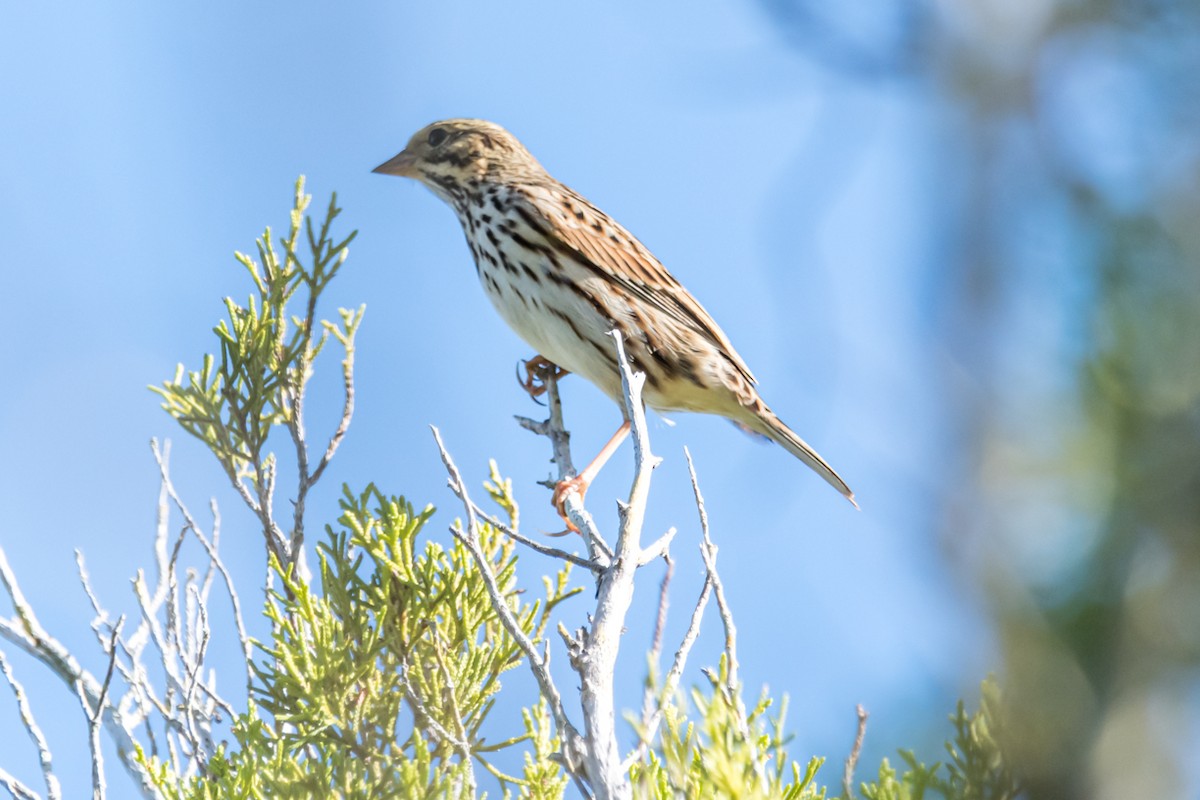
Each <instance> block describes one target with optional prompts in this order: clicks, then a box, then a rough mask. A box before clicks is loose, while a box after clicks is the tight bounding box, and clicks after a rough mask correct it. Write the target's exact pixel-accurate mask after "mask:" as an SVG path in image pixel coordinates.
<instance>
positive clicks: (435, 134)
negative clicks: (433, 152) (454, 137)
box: [429, 128, 450, 147]
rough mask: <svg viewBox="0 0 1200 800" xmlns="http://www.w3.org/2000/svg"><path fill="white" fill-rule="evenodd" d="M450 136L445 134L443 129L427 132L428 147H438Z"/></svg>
mask: <svg viewBox="0 0 1200 800" xmlns="http://www.w3.org/2000/svg"><path fill="white" fill-rule="evenodd" d="M449 135H450V134H448V133H446V129H445V128H434V129H433V130H431V131H430V132H429V146H430V147H438V146H440V145H441V144H442V142H444V141H446V137H447V136H449Z"/></svg>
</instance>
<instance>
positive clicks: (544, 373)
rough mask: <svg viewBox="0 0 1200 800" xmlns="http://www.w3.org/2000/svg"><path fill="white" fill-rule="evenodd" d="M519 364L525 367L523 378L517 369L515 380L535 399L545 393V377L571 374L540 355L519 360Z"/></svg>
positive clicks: (559, 376) (556, 377)
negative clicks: (526, 359)
mask: <svg viewBox="0 0 1200 800" xmlns="http://www.w3.org/2000/svg"><path fill="white" fill-rule="evenodd" d="M520 364H521V366H522V367H524V368H525V378H524V379H522V378H521V371H520V369H518V370H517V382H518V383H520V384H521V388H522V389H524V390H525V391H526V392H528V393H529V396H530V397H532V398H533V399H535V400H536V399H537V398H539V397H541V396H542V395H544V394H545V393H546V378H547V377H549V376H550V375H553V376H554V378H555V379H556V380H557V379H558V378H561V377H563V376H564V375H570V374H571V373H570V372H569V371H568V370H565V369H563V368H562V367H560V366H559V365H558V364H555V363H554V362H552V361H550V360H549V359H547V358H546V357H545V356H542V355H537V356H534V357H533V358H531V359H529V360H528V361H522V362H520Z"/></svg>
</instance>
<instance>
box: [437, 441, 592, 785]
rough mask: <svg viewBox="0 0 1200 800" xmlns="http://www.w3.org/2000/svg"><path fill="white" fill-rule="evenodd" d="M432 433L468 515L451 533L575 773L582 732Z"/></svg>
mask: <svg viewBox="0 0 1200 800" xmlns="http://www.w3.org/2000/svg"><path fill="white" fill-rule="evenodd" d="M430 427H431V428H432V430H433V438H434V440H435V441H436V442H437V446H438V451H439V452H440V453H441V456H442V463H443V464H445V465H446V471H447V472H448V473H449V474H450V488H451V489H452V490H453V491H454V493H455V494H456V495H458V496H459V497H460V498H462V499H463V508H464V509H465V510H466V514H467V529H466V530H465V531H463V530H462V529H461V528H459V527H457V526H455V527H453V528H451V529H450V532H451V533H452V534H453V535H454V536H455V538H457V539H458V540H459V541H461V542H462V543H463V544H464V545H465V546H466V548H467V550H468V552H470V554H471V557H472V558H473V559H474V560H475V564H476V566H477V567H478V568H479V573H480V575H481V576H482V577H483V582H484V586H485V587H486V588H487V592H488V597H489V598H490V599H491V602H492V608H493V609H494V610H495V611H496V614H497V615H498V616H499V617H500V622H501V624H502V625H504V629H505V630H506V631H508V634H509V636H512V637H513V640H514V641H515V642H516V643H517V646H518V647H520V648H521V651H522V652H524V653H525V657H526V658H527V659H528V660H529V668H530V670H531V671H532V672H533V676H534V679H535V680H537V683H538V688H539V689H540V690H541V693H542V696H544V697H545V698H546V701H547V702H548V703H549V704H550V710H551V713H552V714H553V715H554V723H555V726H556V727H557V728H558V734H559V738H560V739H561V740H562V743H563V750H564V752H565V754H566V755H567V764H568V771H573V770H574V769H577V768H578V765H579V758H578V757H579V746H580V745H579V742H580V736H579V732H578V731H577V730H576V729H575V726H574V725H572V724H571V721H570V719H568V718H567V712H566V709H565V708H564V707H563V702H562V695H560V694H559V692H558V687H557V686H555V685H554V679H553V678H551V677H550V671H549V670H548V669H547V668H546V663H545V660H544V659H543V658H542V657H541V655H539V654H538V652H537V648H535V647H534V645H533V642H532V641H530V639H529V637H528V636H526V635H525V631H524V630H522V629H521V625H520V623H519V622H517V620H516V618H515V617H514V616H513V613H512V609H510V608H509V606H508V603H507V601H506V600H505V599H504V596H503V595H502V594H501V593H500V587H499V585H498V584H497V581H496V576H495V573H494V572H493V571H492V566H491V563H490V562H489V561H488V558H487V556H485V555H484V552H483V548H482V547H481V546H480V544H479V522H478V520H477V519H476V516H475V504H474V503H472V502H471V501H470V499H469V497H468V494H467V488H466V485H465V484H464V483H463V479H462V475H461V474H459V471H458V467H457V466H455V464H454V459H452V458H451V457H450V453H449V452H448V451H447V450H446V446H445V444H443V442H442V434H441V432H440V431H438V429H437V428H436V427H433V426H430Z"/></svg>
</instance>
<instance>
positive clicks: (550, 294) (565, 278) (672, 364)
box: [374, 119, 858, 512]
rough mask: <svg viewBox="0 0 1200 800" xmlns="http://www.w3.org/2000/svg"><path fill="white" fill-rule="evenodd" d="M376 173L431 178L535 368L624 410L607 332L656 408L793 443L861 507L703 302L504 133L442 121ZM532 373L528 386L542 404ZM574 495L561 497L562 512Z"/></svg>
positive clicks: (491, 126)
mask: <svg viewBox="0 0 1200 800" xmlns="http://www.w3.org/2000/svg"><path fill="white" fill-rule="evenodd" d="M374 171H375V172H379V173H383V174H385V175H400V176H403V177H406V178H414V179H416V180H418V181H420V182H421V183H423V184H425V185H426V186H428V187H429V188H430V189H431V190H432V191H433V193H434V194H436V195H437V196H438V197H440V198H442V199H443V200H445V201H446V202H447V203H448V204H449V205H450V206H451V207H452V208H453V209H454V211H455V213H456V214H458V220H459V222H461V223H462V227H463V232H464V233H465V234H466V236H467V244H468V245H470V247H471V253H472V254H473V255H474V256H475V271H476V273H477V274H478V275H479V280H480V281H481V282H482V283H483V288H484V291H486V292H487V295H488V297H489V298H490V299H491V301H492V305H494V306H495V307H496V310H497V311H499V312H500V316H501V317H503V318H504V321H505V322H507V323H508V324H509V327H511V328H512V329H513V330H514V331H516V332H517V334H518V335H520V337H521V338H522V339H524V340H525V341H526V342H528V343H529V345H530V346H532V347H533V348H534V349H536V350H537V352H538V353H539V356H538V358H535V359H533V360H532V361H531V362H530V364H528V365H527V369H533V370H535V371H536V369H537V367H538V366H541V367H550V368H553V367H554V366H557V367H558V368H559V369H560V370H561V371H564V372H575V373H578V374H580V375H582V376H583V377H585V378H587V379H588V380H589V381H591V382H592V383H594V384H595V385H596V386H598V387H600V389H601V390H602V391H603V392H604V393H605V394H607V395H608V396H609V397H611V398H612V399H613V400H615V401H616V402H617V404H618V405H621V406H622V407H623V404H622V396H621V378H620V374H619V373H618V371H617V363H616V355H615V351H614V349H613V344H612V339H611V337H609V336H608V335H607V334H608V333H609V332H610V331H612V330H613V329H617V330H619V331H621V333H622V335H623V338H624V341H625V347H626V350H627V353H628V355H629V358H630V360H631V361H632V363H633V364H634V366H635V367H636V368H637V369H638V370H640V371H642V372H645V374H646V383H645V388H644V390H643V397H644V399H645V402H646V404H647V405H649V406H650V407H651V408H654V409H656V410H658V411H702V412H705V413H709V414H719V415H720V416H722V417H726V418H727V419H730V420H732V421H733V422H734V423H736V424H737V425H738V426H739V427H741V428H742V429H743V430H746V431H749V432H752V433H757V434H761V435H763V436H766V437H768V438H769V439H771V440H773V441H775V442H777V443H779V444H781V445H783V447H784V448H785V449H787V451H788V452H790V453H791V454H792V455H794V456H796V457H797V458H799V459H800V460H801V461H803V462H804V463H805V464H807V465H808V466H809V467H811V468H812V469H813V470H814V471H815V472H816V473H817V474H818V475H820V476H821V477H822V478H824V479H825V480H826V481H827V482H828V483H829V484H830V485H831V486H833V488H835V489H837V490H838V491H839V492H841V493H842V494H843V495H844V496H845V497H846V499H847V500H849V501H850V502H851V503H854V493H853V492H852V491H850V487H849V486H847V485H846V482H845V481H843V480H842V479H841V477H840V476H839V475H838V474H837V473H836V472H835V471H834V470H833V468H832V467H830V466H829V464H827V463H826V462H825V460H824V459H823V458H821V456H819V455H817V453H816V451H815V450H813V449H812V448H811V447H809V446H808V444H807V443H806V442H805V441H804V440H803V439H801V438H800V437H799V436H797V435H796V434H795V433H794V432H793V431H792V429H791V428H789V427H788V426H787V425H785V424H784V423H783V421H782V420H780V419H779V417H777V416H775V413H774V412H773V411H771V409H770V408H768V407H767V404H766V403H764V402H763V400H762V398H761V397H760V396H759V394H758V391H757V390H756V389H755V385H756V383H757V381H756V380H755V378H754V375H753V374H751V372H750V368H749V367H747V366H746V362H745V361H743V360H742V357H741V356H739V355H738V354H737V351H736V350H734V349H733V345H732V344H730V342H729V339H728V337H726V336H725V334H724V332H722V331H721V329H720V328H719V327H717V323H716V322H714V321H713V319H712V317H710V316H709V315H708V312H707V311H705V310H704V308H703V307H702V306H701V305H700V303H698V302H697V301H696V299H695V298H693V297H692V296H691V295H690V294H689V293H688V292H687V290H686V289H684V288H683V287H682V286H681V285H680V284H679V282H678V281H677V280H675V278H674V277H672V275H671V273H669V272H667V270H666V268H665V267H664V266H663V265H662V264H660V263H659V261H658V259H656V258H655V257H654V256H653V255H651V253H650V251H649V250H647V249H646V248H645V246H643V245H642V243H641V242H639V241H638V240H637V239H636V238H634V237H633V235H632V234H630V233H629V232H628V231H626V230H625V229H624V228H623V227H621V225H620V224H618V223H617V222H616V221H615V220H614V219H612V217H610V216H608V215H607V214H605V213H604V212H603V211H601V210H600V209H598V208H596V207H595V206H593V205H592V204H591V203H589V202H588V201H587V200H585V199H584V198H583V197H582V196H580V195H579V194H577V193H576V192H575V191H573V190H572V189H570V188H568V187H566V186H564V185H563V184H561V183H559V182H558V181H557V180H555V179H554V178H553V177H551V176H550V174H549V173H547V172H546V170H545V169H544V168H543V167H542V165H541V164H539V163H538V162H537V160H536V159H535V158H534V157H533V156H532V155H530V153H529V151H528V150H526V149H525V147H524V146H523V145H522V144H521V143H520V142H519V141H517V139H516V137H514V136H513V135H512V134H510V133H509V132H508V131H506V130H505V129H504V128H501V127H500V126H499V125H496V124H495V123H492V122H486V121H484V120H478V119H449V120H444V121H442V122H435V123H433V124H432V125H429V126H427V127H425V128H422V129H421V130H419V131H417V133H416V134H414V135H413V137H412V139H410V140H409V142H408V145H407V146H406V147H405V148H404V150H402V151H401V152H400V153H399V154H398V155H397V156H396V157H395V158H392V159H390V160H389V161H386V162H384V163H383V164H380V165H379V166H378V167H376V168H375V170H374ZM532 375H533V372H531V373H530V377H529V378H527V380H526V388H527V389H529V390H531V393H536V391H537V387H536V386H535V385H534V382H533V378H532ZM628 432H629V422H628V420H626V421H625V423H624V424H623V425H622V426H621V427H620V428H619V429H618V430H617V432H616V434H614V435H613V437H612V439H611V440H610V441H609V443H608V444H607V445H605V447H604V449H603V450H602V451H601V453H600V455H598V456H597V457H596V459H595V460H594V461H593V462H592V464H590V465H589V466H588V467H587V469H585V470H584V471H583V472H582V473H580V475H579V477H578V478H576V479H574V481H572V482H571V484H572V486H573V487H574V488H577V489H579V490H580V491H581V492H583V491H586V489H587V485H588V484H589V483H590V481H591V480H592V479H593V478H594V477H595V475H596V473H597V472H599V470H600V467H601V466H602V465H603V464H604V462H605V461H606V460H607V458H608V457H609V455H611V454H612V452H613V450H615V449H616V447H617V446H618V445H619V444H620V443H621V441H622V440H623V439H624V438H625V436H626V435H627V434H628ZM565 488H566V487H565V486H564V485H560V486H559V490H558V491H556V492H555V502H556V504H558V505H559V510H560V512H561V510H562V509H561V499H562V497H563V496H564V490H565ZM854 504H855V507H857V505H858V504H857V503H854Z"/></svg>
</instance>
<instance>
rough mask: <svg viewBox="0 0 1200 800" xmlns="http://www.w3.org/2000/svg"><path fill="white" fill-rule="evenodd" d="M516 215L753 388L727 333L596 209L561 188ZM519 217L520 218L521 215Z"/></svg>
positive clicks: (524, 201) (521, 202) (523, 205)
mask: <svg viewBox="0 0 1200 800" xmlns="http://www.w3.org/2000/svg"><path fill="white" fill-rule="evenodd" d="M517 209H518V214H520V215H521V216H522V217H523V218H524V221H525V222H526V223H527V224H529V225H531V226H532V227H534V228H535V229H536V230H537V231H538V233H540V234H541V236H542V237H543V238H544V239H545V240H546V241H547V242H549V243H550V244H551V245H552V246H557V247H559V248H561V250H562V251H564V252H566V253H568V254H569V255H571V256H572V258H573V260H574V261H575V262H576V263H577V264H579V265H580V266H582V267H584V268H585V269H588V270H590V271H592V272H595V273H597V274H599V275H600V276H601V277H603V278H604V279H605V280H612V281H614V282H615V283H616V284H617V285H619V286H620V287H621V288H623V289H625V291H627V292H628V293H629V294H630V295H632V296H633V297H636V298H637V299H638V300H640V301H642V302H644V303H646V304H648V305H651V306H653V307H654V308H655V309H656V310H658V311H661V312H662V313H664V314H666V315H667V316H669V317H671V318H672V319H674V320H675V321H677V322H679V323H680V324H682V325H685V326H686V327H688V328H690V329H691V330H693V331H695V332H696V333H698V334H700V335H701V336H703V337H704V338H705V339H707V340H708V341H710V342H711V343H712V344H714V345H716V347H717V348H718V350H720V352H721V353H722V354H723V355H724V356H725V357H726V358H727V359H729V362H730V364H732V365H733V366H734V368H736V369H737V371H738V372H740V373H741V374H742V376H743V377H744V378H745V379H746V380H748V381H749V382H750V383H751V384H756V383H758V381H757V380H756V379H755V377H754V375H753V373H751V372H750V368H749V367H748V366H746V362H745V361H743V360H742V357H741V356H740V355H738V352H737V351H736V350H734V349H733V344H732V343H730V341H729V338H728V337H727V336H726V335H725V332H724V331H722V330H721V328H720V327H719V326H718V325H717V323H716V322H715V321H714V320H713V318H712V317H711V316H710V315H709V313H708V312H707V311H705V310H704V306H702V305H700V303H699V302H697V301H696V298H694V297H692V295H691V294H689V293H688V291H687V290H686V289H684V288H683V286H681V285H680V283H679V281H677V280H675V277H674V276H673V275H671V273H669V272H667V268H666V267H664V266H663V265H662V264H661V263H660V262H659V260H658V259H657V258H655V257H654V256H653V255H652V254H651V253H650V251H649V250H647V249H646V247H645V246H644V245H643V244H642V243H641V242H639V241H638V240H637V239H636V238H635V237H634V236H633V234H631V233H630V232H629V231H627V230H625V228H623V227H621V225H620V224H618V223H617V222H616V221H614V220H613V219H612V218H611V217H609V216H608V215H607V214H605V213H604V212H603V211H601V210H600V209H598V208H596V207H595V206H593V205H592V204H591V203H589V202H588V201H587V200H585V199H584V198H583V197H581V196H580V195H579V194H577V193H575V192H574V191H572V190H571V189H568V188H567V187H565V186H562V185H561V184H558V185H557V186H552V187H538V191H537V192H536V194H535V195H533V196H530V195H524V196H522V197H520V198H519V199H518V200H517ZM522 212H523V213H522Z"/></svg>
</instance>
